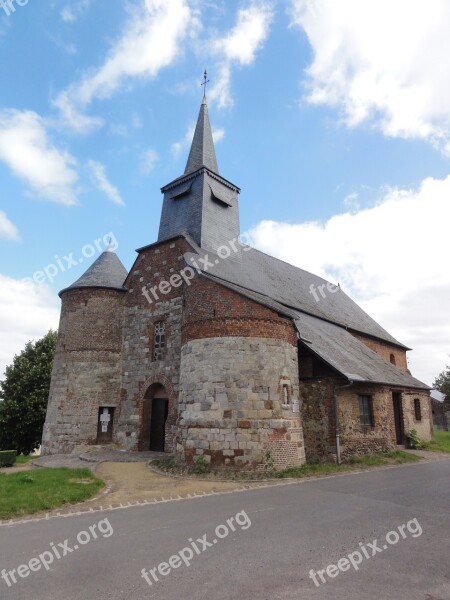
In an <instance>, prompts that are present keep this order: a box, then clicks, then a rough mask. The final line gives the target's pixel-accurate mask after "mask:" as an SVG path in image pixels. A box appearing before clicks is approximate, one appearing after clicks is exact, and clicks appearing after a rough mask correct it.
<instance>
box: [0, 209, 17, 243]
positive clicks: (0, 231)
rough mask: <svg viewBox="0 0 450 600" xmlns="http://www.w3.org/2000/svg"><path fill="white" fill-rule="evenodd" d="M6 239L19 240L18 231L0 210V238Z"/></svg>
mask: <svg viewBox="0 0 450 600" xmlns="http://www.w3.org/2000/svg"><path fill="white" fill-rule="evenodd" d="M2 237H3V238H6V239H9V240H16V241H17V240H18V239H19V230H18V229H17V227H16V226H15V225H14V223H12V222H11V221H10V220H9V219H8V217H7V216H6V213H4V212H3V211H2V210H0V238H2Z"/></svg>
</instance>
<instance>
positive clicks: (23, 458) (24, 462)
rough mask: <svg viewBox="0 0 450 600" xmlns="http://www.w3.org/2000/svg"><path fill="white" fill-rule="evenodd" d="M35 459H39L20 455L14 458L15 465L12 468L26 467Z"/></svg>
mask: <svg viewBox="0 0 450 600" xmlns="http://www.w3.org/2000/svg"><path fill="white" fill-rule="evenodd" d="M35 458H39V457H38V456H24V455H23V454H21V455H20V456H18V457H17V458H16V464H15V465H14V466H15V467H20V466H21V465H27V464H28V463H29V462H31V461H32V460H33V459H35Z"/></svg>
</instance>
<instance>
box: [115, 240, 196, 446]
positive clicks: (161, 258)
mask: <svg viewBox="0 0 450 600" xmlns="http://www.w3.org/2000/svg"><path fill="white" fill-rule="evenodd" d="M191 250H192V248H191V247H190V246H189V245H188V244H187V243H186V241H185V240H183V239H176V240H172V241H168V242H165V243H161V244H155V245H152V246H150V247H148V248H145V249H143V250H142V251H141V252H140V254H139V256H138V258H137V260H136V262H135V264H134V266H133V268H132V269H131V271H130V274H129V276H128V278H127V282H126V285H127V287H128V292H127V296H126V299H125V309H124V321H123V360H122V392H121V398H122V400H121V410H120V417H119V422H118V426H117V431H116V436H115V439H116V441H117V442H118V443H119V444H120V446H121V447H123V448H126V449H127V450H137V449H139V450H148V448H149V441H150V438H149V436H150V431H149V422H150V419H151V403H150V402H149V401H148V399H146V397H145V396H146V394H147V392H148V390H149V389H150V388H151V386H155V385H156V384H160V385H162V386H164V388H165V391H166V392H167V399H168V401H169V414H168V418H167V422H166V439H165V450H166V452H171V451H172V450H173V449H174V443H175V435H176V420H177V414H178V392H179V377H180V375H179V371H180V356H181V320H182V311H183V286H184V285H185V283H183V284H182V285H180V286H179V287H172V288H171V289H170V291H169V292H168V293H165V294H162V293H161V292H160V291H158V290H155V295H156V296H157V299H156V298H155V295H154V294H152V293H151V288H153V287H154V286H159V284H160V283H161V282H162V281H169V280H170V278H171V277H172V276H173V275H174V274H177V273H179V272H180V270H181V269H182V268H183V267H184V260H183V254H184V253H185V252H187V251H191ZM144 286H145V287H146V291H147V294H148V295H149V297H150V300H151V303H150V302H149V300H148V298H146V297H145V295H144V294H143V293H142V288H143V287H144ZM163 289H165V288H164V287H163ZM158 321H163V322H164V324H165V331H166V334H165V335H166V348H165V352H164V359H163V360H154V356H153V330H154V325H155V323H156V322H158Z"/></svg>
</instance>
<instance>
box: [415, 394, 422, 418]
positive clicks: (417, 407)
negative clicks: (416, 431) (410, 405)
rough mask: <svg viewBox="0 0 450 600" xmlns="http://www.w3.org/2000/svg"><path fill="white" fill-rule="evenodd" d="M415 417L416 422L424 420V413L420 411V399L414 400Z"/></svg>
mask: <svg viewBox="0 0 450 600" xmlns="http://www.w3.org/2000/svg"><path fill="white" fill-rule="evenodd" d="M414 416H415V417H416V421H421V420H422V411H421V409H420V400H419V399H418V398H416V399H415V400H414Z"/></svg>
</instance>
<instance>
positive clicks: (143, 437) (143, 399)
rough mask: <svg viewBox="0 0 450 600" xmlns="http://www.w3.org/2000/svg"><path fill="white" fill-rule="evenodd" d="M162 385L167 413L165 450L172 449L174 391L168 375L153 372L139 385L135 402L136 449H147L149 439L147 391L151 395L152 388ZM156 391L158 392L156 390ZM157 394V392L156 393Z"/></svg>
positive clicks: (174, 434) (169, 450)
mask: <svg viewBox="0 0 450 600" xmlns="http://www.w3.org/2000/svg"><path fill="white" fill-rule="evenodd" d="M161 387H163V388H164V389H165V391H166V394H167V400H168V415H167V421H166V437H165V452H173V451H174V443H175V436H176V420H177V415H176V414H175V405H176V403H175V392H174V389H173V385H172V381H171V380H170V378H169V377H167V376H166V375H163V374H154V375H152V376H151V377H149V378H148V379H147V380H146V381H145V382H143V383H142V384H141V385H140V391H139V397H138V402H137V408H138V414H139V423H140V429H139V440H138V449H139V450H141V451H143V450H148V449H149V441H150V428H149V427H150V416H151V415H150V413H149V402H150V399H149V397H148V396H149V392H150V396H151V390H152V388H153V389H154V390H155V391H157V390H158V391H159V389H160V388H161ZM157 393H158V392H157ZM158 395H159V394H158Z"/></svg>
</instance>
